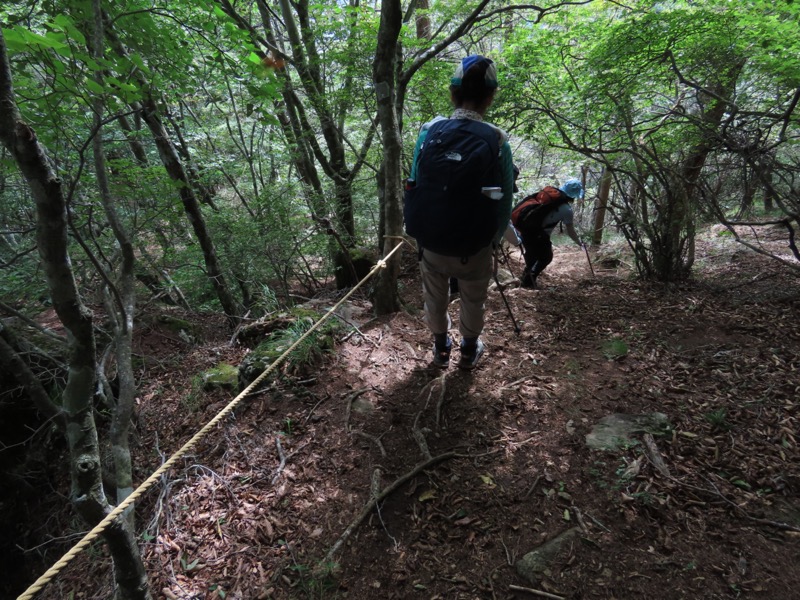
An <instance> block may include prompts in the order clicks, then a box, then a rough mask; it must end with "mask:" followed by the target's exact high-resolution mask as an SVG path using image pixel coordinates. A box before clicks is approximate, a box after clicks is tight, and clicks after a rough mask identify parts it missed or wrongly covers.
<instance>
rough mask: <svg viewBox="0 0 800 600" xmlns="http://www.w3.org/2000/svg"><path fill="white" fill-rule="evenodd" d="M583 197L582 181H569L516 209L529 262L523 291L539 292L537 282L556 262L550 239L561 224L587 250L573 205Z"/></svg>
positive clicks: (516, 224)
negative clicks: (577, 227)
mask: <svg viewBox="0 0 800 600" xmlns="http://www.w3.org/2000/svg"><path fill="white" fill-rule="evenodd" d="M583 196H584V190H583V184H581V182H580V181H579V180H578V179H567V180H566V181H565V182H564V184H563V185H561V186H560V187H558V188H555V187H552V186H546V187H545V188H543V189H542V190H541V191H539V192H537V193H536V194H531V195H530V196H527V197H526V198H525V199H524V200H523V201H522V202H520V203H519V204H518V205H517V206H515V207H514V209H513V211H512V215H511V220H512V222H513V223H514V227H515V228H516V230H517V232H518V233H519V234H520V237H521V238H522V249H523V256H524V258H525V273H524V274H523V275H522V279H521V280H520V285H521V286H522V287H524V288H531V289H536V288H537V281H536V278H537V277H539V274H540V273H541V272H542V271H544V270H545V268H546V267H547V265H549V264H550V263H551V262H553V243H552V242H551V241H550V235H551V234H552V233H553V229H555V227H556V225H558V224H559V223H562V224H563V225H564V230H565V231H566V232H567V235H568V236H569V237H570V238H572V241H573V242H575V243H576V244H578V245H579V246H581V247H582V248H583V247H584V244H583V242H582V241H581V239H580V238H579V237H578V233H577V232H576V231H575V225H574V224H573V223H574V219H575V216H574V213H573V210H572V205H571V203H572V201H574V200H575V199H576V198H583Z"/></svg>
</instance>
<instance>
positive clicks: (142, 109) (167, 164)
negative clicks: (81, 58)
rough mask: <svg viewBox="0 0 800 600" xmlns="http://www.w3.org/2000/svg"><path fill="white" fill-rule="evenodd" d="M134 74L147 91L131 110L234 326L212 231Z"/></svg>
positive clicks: (236, 315)
mask: <svg viewBox="0 0 800 600" xmlns="http://www.w3.org/2000/svg"><path fill="white" fill-rule="evenodd" d="M106 33H107V34H108V39H109V41H110V42H111V44H112V46H113V47H114V50H115V51H116V52H118V53H119V54H120V56H127V51H126V50H125V48H124V46H123V45H122V42H121V41H120V40H119V39H118V38H117V37H116V36H114V35H113V34H112V33H111V31H110V27H109V28H106ZM136 73H137V76H138V80H137V83H138V84H139V86H140V87H141V88H142V89H143V90H148V93H147V94H146V95H145V97H144V99H143V100H142V103H141V106H140V105H138V104H134V105H133V108H134V109H135V110H137V111H138V113H139V114H141V116H142V119H144V122H145V124H146V125H147V127H148V129H150V133H151V134H152V136H153V140H154V141H155V144H156V148H158V154H159V156H160V157H161V163H162V164H163V165H164V169H165V170H166V171H167V175H169V177H170V179H172V180H173V181H174V182H175V183H176V184H177V187H178V189H179V192H178V193H179V195H180V198H181V202H182V203H183V209H184V211H185V212H186V216H187V218H188V219H189V223H190V224H191V225H192V228H193V230H194V234H195V236H196V237H197V241H198V243H199V244H200V248H201V249H202V251H203V259H204V261H205V266H206V270H207V274H208V278H209V279H210V280H211V285H212V286H213V287H214V291H215V292H216V293H217V299H218V300H219V303H220V304H221V305H222V310H224V311H225V314H226V316H227V317H228V320H229V321H230V322H231V325H232V326H235V325H236V324H237V323H238V322H239V319H240V317H241V307H240V305H239V303H238V302H237V301H236V299H235V298H234V297H233V294H232V293H231V291H230V287H229V286H228V283H227V281H226V280H225V275H224V274H223V269H222V265H221V264H220V261H219V258H218V257H217V251H216V249H215V248H214V242H213V240H212V238H211V232H210V231H209V230H208V227H207V226H206V221H205V219H204V218H203V212H202V210H201V209H200V201H199V200H198V198H197V194H196V193H195V190H194V187H193V185H192V180H191V178H190V177H189V175H188V174H187V172H186V170H185V169H184V168H183V163H182V162H181V159H180V156H179V155H178V150H177V148H176V147H175V144H173V142H172V140H171V139H170V137H169V134H168V133H167V130H166V128H165V127H164V123H163V122H162V120H161V115H160V112H159V110H158V106H157V104H156V101H155V99H154V97H153V94H152V90H151V87H152V86H150V84H149V82H147V81H145V80H144V79H143V77H142V75H141V72H139V71H137V72H136Z"/></svg>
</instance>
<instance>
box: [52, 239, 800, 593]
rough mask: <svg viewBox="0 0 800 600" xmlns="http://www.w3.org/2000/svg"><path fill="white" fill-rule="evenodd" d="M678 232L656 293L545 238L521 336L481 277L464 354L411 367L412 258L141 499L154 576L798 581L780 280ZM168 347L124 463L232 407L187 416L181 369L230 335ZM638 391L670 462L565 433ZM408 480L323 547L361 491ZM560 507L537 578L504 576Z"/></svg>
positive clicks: (794, 327) (80, 572) (169, 582)
mask: <svg viewBox="0 0 800 600" xmlns="http://www.w3.org/2000/svg"><path fill="white" fill-rule="evenodd" d="M698 248H699V251H698V256H700V258H701V261H702V262H701V264H699V265H698V272H699V275H698V277H697V279H696V280H695V281H692V282H689V283H686V284H681V285H676V286H670V287H665V286H659V285H652V284H644V283H640V282H636V281H634V280H633V279H631V278H630V277H629V276H628V275H629V274H628V273H627V272H625V269H624V263H623V268H622V269H619V270H617V269H614V270H608V269H603V268H602V267H601V266H600V261H599V260H598V262H597V264H596V267H595V271H596V274H595V275H594V276H592V274H591V273H590V271H589V268H588V265H587V264H586V257H585V256H584V255H583V253H582V251H580V250H578V249H569V248H566V247H563V246H559V247H557V249H556V259H555V262H554V263H553V265H552V266H551V267H550V268H549V269H548V270H547V271H546V272H545V274H544V275H542V277H541V278H540V281H541V283H542V284H543V285H542V289H540V290H535V291H532V290H523V289H507V290H506V295H507V298H508V301H509V303H510V305H511V308H512V310H513V312H514V314H515V316H516V318H517V319H518V321H519V323H520V325H521V327H522V331H521V334H520V335H518V336H517V335H514V332H513V327H512V325H511V321H510V320H509V318H508V316H507V313H506V308H505V306H504V304H503V302H502V299H501V297H500V295H499V294H498V293H497V292H496V291H493V292H492V293H491V294H490V299H489V304H488V319H487V327H486V331H485V334H484V340H485V342H486V345H487V352H486V355H485V356H484V359H483V361H482V363H481V365H480V367H479V368H478V369H477V370H476V371H474V372H464V371H459V370H458V369H456V368H455V367H454V366H451V368H450V369H448V370H447V371H441V370H435V369H433V368H431V367H430V365H429V364H428V363H429V360H430V348H429V344H430V343H429V336H428V334H427V332H426V330H425V328H424V326H423V324H422V321H421V315H420V314H419V312H414V309H415V308H417V307H419V306H420V305H421V302H420V298H419V289H418V288H419V283H418V278H417V273H416V265H415V263H414V262H413V257H409V258H408V259H407V264H406V265H405V268H404V274H403V279H402V281H403V288H402V296H403V300H404V301H405V302H406V303H407V305H408V307H409V311H408V312H402V313H398V314H396V315H392V316H390V317H388V318H385V319H371V318H370V317H369V315H368V314H367V313H366V312H364V311H365V309H366V308H367V307H368V304H367V303H366V302H365V301H360V302H356V303H354V305H353V307H352V309H353V310H352V312H351V318H352V319H353V321H354V322H358V323H360V325H359V328H358V332H357V333H354V334H352V335H350V336H349V337H348V338H347V340H346V341H344V342H342V343H341V344H339V346H338V347H337V349H336V353H335V355H334V356H331V357H329V358H328V359H327V360H326V362H325V363H324V364H321V365H318V366H317V367H315V368H314V369H313V370H310V371H309V372H308V373H307V374H305V375H301V376H299V377H297V378H295V379H294V380H291V381H289V380H281V381H279V382H277V383H275V384H273V385H272V386H271V387H270V388H269V389H267V390H265V391H264V392H263V393H259V394H256V395H254V396H253V397H252V398H251V399H249V400H248V401H247V402H246V404H245V405H244V406H243V407H242V409H241V410H237V411H236V416H235V419H231V420H229V421H228V422H227V423H226V424H225V425H224V427H222V428H221V429H220V431H219V432H218V434H217V435H215V436H214V437H213V438H212V439H209V440H208V441H207V442H206V443H204V444H203V445H202V447H201V448H198V450H197V452H196V455H195V456H194V457H192V459H191V460H187V461H186V462H185V466H184V468H183V469H181V470H180V471H179V472H176V473H175V474H174V477H173V478H172V479H171V481H170V482H169V483H168V484H166V485H165V487H164V488H163V489H162V491H161V495H160V496H159V497H158V498H155V497H153V498H152V499H151V500H150V501H149V502H148V506H146V507H142V509H143V510H149V511H155V514H156V515H157V523H158V528H157V531H156V530H155V528H151V531H154V532H155V537H154V538H153V539H149V540H148V541H147V542H146V543H145V544H144V548H145V552H146V555H147V562H148V566H149V571H150V573H151V577H152V582H153V585H154V589H155V590H157V595H162V596H163V597H175V598H217V597H220V598H222V597H226V598H350V599H359V600H360V599H368V598H464V599H467V598H469V599H473V598H487V599H488V598H528V597H533V596H531V595H530V593H528V592H524V591H518V590H515V589H514V588H513V586H521V587H528V588H535V589H537V590H539V591H543V592H547V593H550V594H553V595H555V596H559V597H563V598H575V599H577V598H606V599H611V598H616V599H628V598H644V597H650V598H659V599H665V600H666V599H672V598H675V599H677V598H735V597H754V598H756V597H758V598H771V599H782V598H786V599H789V598H794V597H796V596H797V594H796V590H797V589H800V568H798V567H800V558H798V557H800V542H799V541H798V537H797V536H798V531H799V530H800V516H799V515H800V500H799V499H798V494H800V466H798V465H799V464H800V463H799V462H798V458H800V456H798V448H797V442H796V436H797V431H798V417H799V416H800V408H799V407H798V401H797V397H798V394H797V391H798V390H799V389H800V363H799V362H798V360H799V359H798V348H800V325H798V320H797V314H798V308H800V301H799V300H798V297H800V294H798V291H799V290H800V282H798V281H797V280H796V279H792V278H790V277H789V276H788V275H787V274H786V273H785V271H782V270H781V268H779V267H778V266H776V265H775V264H774V263H770V262H769V261H767V260H766V259H763V258H762V257H759V256H757V255H755V254H753V253H750V252H743V251H741V250H739V249H737V248H736V247H733V246H730V245H721V243H720V242H718V241H716V240H712V241H703V240H701V241H700V242H699V244H698ZM595 258H597V257H595ZM519 264H520V263H514V264H513V266H514V269H515V270H516V271H517V273H518V269H519V266H518V265H519ZM453 309H454V310H456V309H457V304H454V305H453ZM172 352H173V355H172V357H171V359H170V360H172V361H173V363H174V362H175V361H178V362H179V363H180V365H181V369H180V370H179V371H176V370H175V369H174V368H170V366H169V365H170V363H169V362H168V359H167V357H161V359H160V360H162V363H156V362H154V363H151V364H161V365H162V366H164V370H163V371H161V373H162V374H161V375H160V376H159V377H160V378H159V379H158V381H156V380H155V379H154V376H157V375H158V372H157V371H158V370H157V369H156V368H155V367H153V368H152V370H151V373H150V374H149V375H150V376H151V378H150V381H151V383H150V384H149V388H148V389H143V390H142V393H141V412H140V419H139V422H140V426H139V433H140V436H141V437H140V440H139V442H140V446H139V450H140V452H141V456H140V457H139V458H138V459H137V464H138V465H140V467H139V469H140V472H139V476H145V475H147V472H148V471H147V469H148V468H149V467H150V466H152V464H157V460H158V459H157V457H155V456H154V454H153V448H158V449H159V450H160V451H161V452H164V453H168V452H170V451H171V450H172V449H174V448H176V447H178V446H180V444H181V443H183V441H184V440H185V439H186V438H187V437H188V435H190V434H191V433H192V432H193V431H194V430H195V428H196V427H197V425H198V424H202V423H203V422H205V420H207V419H208V418H209V417H210V416H212V415H213V414H214V412H215V411H216V410H218V409H219V408H220V407H221V406H222V405H223V403H224V402H226V401H227V399H228V398H226V397H225V396H224V395H219V396H211V397H202V398H201V399H200V401H199V406H197V410H195V411H190V410H187V409H186V407H187V404H186V395H187V393H188V392H189V391H190V390H191V382H190V378H191V375H192V374H194V373H196V372H197V371H199V370H201V369H202V368H206V366H211V365H212V364H214V363H216V362H218V361H220V360H225V359H227V360H229V361H231V362H235V361H237V360H239V359H240V358H241V353H242V351H241V350H235V349H230V348H229V347H228V346H227V344H226V340H225V338H224V337H222V336H220V338H219V341H218V342H216V343H209V344H207V345H203V346H196V347H194V348H186V347H182V348H180V349H179V350H175V349H172ZM175 354H179V356H178V358H176V357H175ZM163 361H167V362H163ZM156 383H157V385H156ZM655 411H657V412H662V413H664V414H666V415H667V417H668V418H669V420H670V422H671V424H672V430H671V432H669V433H668V435H665V436H660V437H656V438H655V442H656V447H657V451H658V453H659V455H660V456H661V457H662V458H663V460H664V463H665V465H666V468H667V469H668V472H669V474H668V476H667V475H665V474H664V473H662V472H659V471H658V470H657V469H656V468H655V467H654V466H653V464H652V461H651V460H649V459H648V458H647V454H646V452H645V449H644V446H643V444H642V443H641V442H637V443H634V444H630V445H628V446H627V447H624V448H622V449H620V450H617V451H614V452H599V451H596V450H590V449H589V448H588V447H587V446H586V444H585V436H586V435H587V434H588V433H589V432H590V431H591V429H592V427H593V426H594V425H595V424H596V423H597V421H599V420H600V419H601V418H603V417H604V416H607V415H609V414H613V413H650V412H655ZM437 457H438V458H439V459H440V460H439V462H438V463H437V464H436V465H435V466H433V467H431V468H429V469H426V470H424V471H423V472H420V473H418V474H416V475H414V476H412V477H408V475H409V474H410V473H412V471H413V470H414V468H415V467H416V466H418V465H420V464H421V463H423V462H424V461H426V460H429V459H431V458H434V459H436V458H437ZM403 477H408V479H407V481H404V483H403V484H402V485H399V486H398V487H397V489H396V490H394V491H393V492H392V493H391V494H389V495H388V496H387V497H386V498H385V499H384V500H383V501H382V502H380V503H379V504H378V509H377V510H372V511H369V512H368V514H367V517H366V519H365V520H364V521H363V522H362V523H361V524H360V525H359V526H358V527H357V528H355V529H354V530H353V531H352V534H351V535H349V537H347V539H346V541H345V542H344V544H343V545H342V547H341V549H340V550H339V551H338V552H336V553H335V555H334V556H333V557H332V560H331V561H327V562H326V561H325V556H326V554H327V553H328V551H329V550H330V548H331V547H332V546H333V545H334V544H335V543H336V542H337V540H339V539H340V536H342V534H343V533H344V532H345V531H346V530H347V528H348V526H350V525H351V524H353V523H354V520H355V519H356V518H357V517H358V515H359V513H360V512H361V511H362V509H363V508H364V506H365V505H367V503H368V502H369V501H370V497H371V494H377V493H379V491H380V490H385V489H386V488H387V486H390V485H391V484H392V483H394V482H397V481H398V480H400V479H402V478H403ZM153 496H155V494H153ZM143 514H144V513H143ZM151 518H152V513H147V514H146V515H144V516H143V517H142V518H141V520H142V521H145V522H148V521H149V520H150V519H151ZM779 524H787V525H789V527H788V528H787V527H783V528H782V527H780V526H779ZM572 527H580V528H581V530H580V532H579V534H578V536H577V538H576V539H575V542H574V543H573V544H571V545H570V546H569V547H568V548H566V549H565V550H563V551H562V552H561V553H560V554H559V555H558V556H557V557H556V559H555V560H554V561H553V562H552V564H551V565H550V567H549V569H548V570H547V571H546V573H545V574H544V575H543V576H542V578H541V579H540V580H538V581H535V582H530V581H525V580H524V579H522V578H521V577H520V576H519V575H518V574H517V572H516V570H515V568H514V567H513V564H514V563H515V562H516V561H517V560H519V559H520V558H521V557H522V556H523V555H524V554H525V553H527V552H529V551H531V550H533V549H534V548H535V547H537V546H539V545H540V544H542V543H543V542H545V541H547V540H549V539H552V538H554V537H555V536H557V535H558V534H559V533H562V532H563V531H565V530H568V529H570V528H572ZM84 560H86V559H84ZM106 562H107V561H104V560H103V559H94V560H93V561H92V563H91V568H89V567H87V566H86V564H84V565H83V566H82V567H77V568H75V569H72V570H70V571H69V573H67V574H65V575H64V580H63V581H62V584H61V585H62V587H61V588H59V589H60V590H61V591H63V589H65V587H63V586H67V587H68V586H69V584H70V582H74V583H78V582H81V583H80V585H81V589H83V590H94V589H97V588H98V587H99V585H98V584H97V582H98V581H99V580H100V577H101V575H100V573H101V572H102V568H103V566H102V565H103V564H105V563H106ZM87 569H89V570H87ZM87 573H89V574H90V575H91V579H92V582H93V583H89V582H87V581H85V579H86V577H87ZM82 580H83V581H82ZM52 590H53V591H54V593H55V591H56V588H52ZM51 597H56V596H51ZM84 597H85V598H95V597H97V598H100V597H103V591H102V590H98V591H97V593H96V594H94V595H93V594H92V593H91V592H86V593H85V595H84Z"/></svg>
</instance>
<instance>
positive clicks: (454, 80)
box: [450, 54, 497, 88]
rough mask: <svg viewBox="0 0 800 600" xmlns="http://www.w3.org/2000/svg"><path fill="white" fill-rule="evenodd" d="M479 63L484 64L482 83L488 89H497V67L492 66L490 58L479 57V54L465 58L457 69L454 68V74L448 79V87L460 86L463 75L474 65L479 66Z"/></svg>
mask: <svg viewBox="0 0 800 600" xmlns="http://www.w3.org/2000/svg"><path fill="white" fill-rule="evenodd" d="M481 63H486V64H487V67H486V74H485V75H484V82H485V83H486V87H489V88H496V87H497V67H496V66H495V64H494V61H492V59H490V58H486V57H485V56H481V55H480V54H471V55H470V56H467V57H466V58H464V59H462V60H461V62H460V63H458V67H456V72H455V73H454V74H453V77H451V78H450V85H456V86H460V85H461V81H462V80H463V79H464V73H466V72H467V71H469V70H470V69H471V68H472V67H474V66H475V65H479V64H481Z"/></svg>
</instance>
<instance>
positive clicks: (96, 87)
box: [86, 79, 106, 94]
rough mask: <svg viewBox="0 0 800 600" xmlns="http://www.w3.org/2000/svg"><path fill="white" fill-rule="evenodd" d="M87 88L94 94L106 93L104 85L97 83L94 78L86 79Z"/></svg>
mask: <svg viewBox="0 0 800 600" xmlns="http://www.w3.org/2000/svg"><path fill="white" fill-rule="evenodd" d="M86 88H87V89H88V90H89V91H90V92H92V93H94V94H105V93H106V90H105V88H104V87H103V86H102V85H100V84H99V83H97V82H96V81H95V80H94V79H87V80H86Z"/></svg>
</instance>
